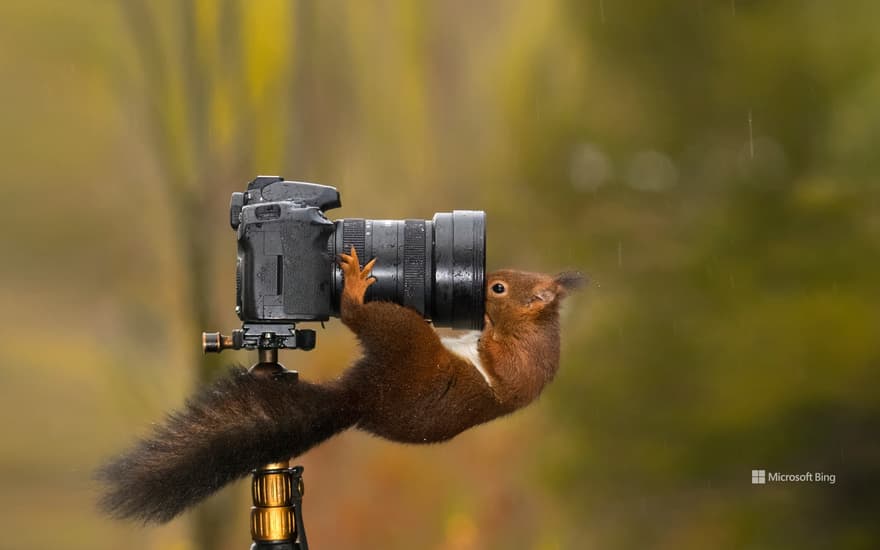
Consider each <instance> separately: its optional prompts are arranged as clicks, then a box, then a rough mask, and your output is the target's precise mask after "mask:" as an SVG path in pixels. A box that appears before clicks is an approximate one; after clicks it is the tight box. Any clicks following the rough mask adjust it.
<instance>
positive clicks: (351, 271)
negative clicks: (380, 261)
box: [339, 246, 376, 304]
mask: <svg viewBox="0 0 880 550" xmlns="http://www.w3.org/2000/svg"><path fill="white" fill-rule="evenodd" d="M375 263H376V258H373V259H372V260H370V261H369V262H367V265H365V266H364V268H363V269H361V268H360V262H359V261H358V255H357V250H355V249H354V247H353V246H352V247H351V255H349V254H340V255H339V266H340V267H341V268H342V275H343V277H344V279H345V286H344V287H343V290H342V295H343V297H344V298H348V299H349V300H353V301H354V302H355V303H356V304H363V303H364V294H365V293H366V292H367V287H369V286H370V285H371V284H373V283H375V282H376V278H375V277H371V276H370V271H371V270H372V269H373V265H375Z"/></svg>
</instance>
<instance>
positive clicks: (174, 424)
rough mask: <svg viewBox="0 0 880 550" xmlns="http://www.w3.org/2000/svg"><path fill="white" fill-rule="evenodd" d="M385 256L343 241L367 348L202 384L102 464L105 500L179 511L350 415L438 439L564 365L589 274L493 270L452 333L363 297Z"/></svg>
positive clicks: (363, 423) (513, 400)
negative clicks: (338, 367)
mask: <svg viewBox="0 0 880 550" xmlns="http://www.w3.org/2000/svg"><path fill="white" fill-rule="evenodd" d="M375 261H376V260H375V259H373V260H372V261H370V262H369V263H367V264H366V265H365V266H364V267H363V269H362V268H361V267H360V264H359V261H358V257H357V252H356V251H355V250H354V248H352V250H351V254H350V255H349V254H340V257H339V262H340V266H341V268H342V272H343V276H344V287H343V293H342V297H341V304H340V310H341V311H340V314H341V318H342V322H343V323H344V324H345V325H346V326H347V327H348V328H349V329H351V331H352V332H354V334H355V335H356V336H357V338H358V340H359V342H360V344H361V347H362V348H363V356H362V357H361V358H360V359H359V360H358V361H357V362H355V363H354V364H353V365H352V366H351V367H350V368H349V369H348V370H346V371H345V372H344V373H343V374H342V375H341V376H340V377H339V378H337V379H335V380H332V381H329V382H325V383H321V384H316V383H313V382H308V381H304V380H297V379H296V377H295V376H283V375H282V376H276V377H274V378H266V377H259V376H254V375H253V374H250V373H248V372H247V371H246V370H244V369H241V368H238V369H233V372H232V375H231V376H229V377H227V378H224V379H221V380H219V381H217V382H215V383H214V384H212V385H209V386H207V387H205V388H202V389H201V390H200V391H198V392H197V393H196V394H195V395H194V396H193V397H192V398H190V399H189V400H188V401H187V403H186V406H185V407H184V409H183V410H181V411H177V412H174V413H171V414H170V415H168V417H167V418H166V421H165V422H164V423H163V424H161V425H159V426H157V427H156V428H155V429H154V431H153V433H152V434H151V435H150V436H149V437H148V438H146V439H142V440H141V441H139V442H138V443H137V444H136V445H135V446H134V448H132V449H131V450H130V451H128V452H127V453H126V454H124V455H122V456H120V457H118V458H117V459H115V460H114V461H112V462H110V463H109V464H107V465H106V466H104V467H103V468H102V469H101V470H99V471H98V478H99V479H101V480H102V481H104V482H105V483H106V484H107V492H106V493H105V494H104V496H103V498H102V500H101V506H102V508H103V509H104V510H105V511H107V512H108V513H110V514H111V515H113V516H116V517H119V518H134V519H140V520H142V521H144V522H151V521H155V522H162V523H164V522H166V521H168V520H170V519H172V518H173V517H175V516H176V515H178V514H179V513H181V512H182V511H183V510H185V509H187V508H189V507H190V506H193V505H194V504H196V503H197V502H199V501H200V500H202V499H204V498H205V497H207V496H209V495H210V494H212V493H213V492H215V491H217V490H218V489H220V488H221V487H223V486H224V485H226V484H227V483H229V482H231V481H233V480H235V479H238V478H241V477H244V476H246V475H247V474H249V473H250V472H251V470H253V469H254V468H257V467H259V466H261V465H263V464H268V463H273V462H279V461H282V460H287V459H289V458H292V457H295V456H298V455H300V454H302V453H304V452H305V451H307V450H308V449H310V448H311V447H313V446H315V445H317V444H319V443H321V442H323V441H325V440H326V439H328V438H330V437H332V436H333V435H335V434H337V433H339V432H342V431H344V430H346V429H348V428H351V427H356V428H357V429H359V430H363V431H366V432H369V433H372V434H375V435H377V436H380V437H383V438H385V439H389V440H392V441H399V442H404V443H437V442H441V441H445V440H448V439H450V438H452V437H454V436H456V435H458V434H459V433H461V432H463V431H464V430H467V429H468V428H471V427H473V426H476V425H478V424H482V423H484V422H488V421H489V420H492V419H494V418H497V417H499V416H503V415H506V414H509V413H511V412H513V411H515V410H517V409H519V408H521V407H523V406H525V405H527V404H529V403H530V402H532V401H533V400H534V399H535V398H536V397H538V395H539V394H540V393H541V390H542V389H543V388H544V386H545V385H546V384H547V383H548V382H549V381H550V380H551V379H552V378H553V376H554V375H555V374H556V371H557V369H558V367H559V304H560V300H561V299H562V298H563V297H564V296H565V295H566V294H567V293H568V292H570V291H571V290H574V289H576V288H578V287H579V286H580V285H581V283H582V281H583V277H582V276H581V275H580V274H579V273H561V274H559V275H557V276H555V277H554V276H550V275H543V274H538V273H527V272H523V271H514V270H501V271H496V272H494V273H491V274H490V275H489V277H488V278H487V279H486V290H487V291H486V304H485V310H486V313H485V323H484V328H483V331H482V332H481V333H480V332H473V333H468V334H466V335H465V336H463V337H461V338H441V337H440V336H439V335H438V334H437V332H435V331H434V329H433V327H431V325H429V324H428V323H426V322H425V320H424V319H423V318H422V316H421V315H420V314H419V313H418V312H416V311H415V310H412V309H409V308H406V307H403V306H401V305H398V304H395V303H392V302H380V301H374V302H366V303H365V302H364V293H365V292H366V290H367V287H369V286H370V285H371V284H373V283H374V282H375V280H376V279H375V278H374V277H372V276H371V269H372V267H373V265H374V264H375Z"/></svg>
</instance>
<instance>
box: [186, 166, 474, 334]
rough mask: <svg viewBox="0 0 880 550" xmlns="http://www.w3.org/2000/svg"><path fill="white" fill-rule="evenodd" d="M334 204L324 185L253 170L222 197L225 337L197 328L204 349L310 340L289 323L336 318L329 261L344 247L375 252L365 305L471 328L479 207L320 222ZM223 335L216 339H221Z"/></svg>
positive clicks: (336, 280)
mask: <svg viewBox="0 0 880 550" xmlns="http://www.w3.org/2000/svg"><path fill="white" fill-rule="evenodd" d="M341 205H342V203H341V201H340V197H339V192H338V191H337V190H336V189H335V188H333V187H330V186H326V185H318V184H314V183H307V182H297V181H286V180H284V178H281V177H278V176H259V177H257V178H256V179H254V180H253V181H252V182H250V183H249V184H248V187H247V190H246V191H244V192H236V193H233V194H232V199H231V202H230V224H231V225H232V228H233V229H234V230H235V231H236V234H237V240H238V260H237V265H236V313H238V316H239V318H240V319H241V320H242V322H243V326H242V329H241V330H238V331H235V332H234V333H233V336H232V338H227V337H222V336H221V335H220V334H219V333H211V334H206V336H205V340H204V342H203V344H204V347H205V350H206V351H220V350H221V349H224V348H235V349H238V348H241V347H246V348H272V347H275V348H277V347H290V348H292V347H297V348H303V349H310V348H311V347H313V346H314V332H313V331H302V330H295V323H298V322H303V321H326V320H328V319H329V318H330V317H331V316H338V315H339V298H340V295H341V293H342V288H343V284H344V281H343V279H342V271H341V270H340V269H339V267H338V266H337V265H336V261H335V260H336V257H337V255H338V254H339V253H340V252H348V251H349V250H350V249H351V247H354V248H355V249H356V250H357V252H358V256H359V257H360V258H363V259H364V261H366V260H368V259H371V258H377V262H376V266H375V268H374V269H373V275H374V276H375V277H376V279H377V282H376V283H375V284H373V285H372V286H371V287H370V288H369V289H368V291H367V295H366V297H365V300H366V301H371V300H389V301H393V302H396V303H399V304H401V305H405V306H408V307H411V308H413V309H415V310H416V311H418V312H419V313H420V314H422V315H423V316H424V317H425V318H426V319H430V320H431V321H432V322H433V323H434V324H435V325H437V326H446V327H452V328H462V329H481V328H482V326H483V313H484V299H485V288H484V287H485V281H484V277H485V258H486V255H485V243H486V222H485V213H484V212H482V211H470V210H455V211H453V212H445V213H437V214H435V215H434V217H433V219H431V220H421V219H407V220H371V219H363V218H348V219H340V220H336V221H333V220H330V219H328V218H327V216H326V212H327V211H328V210H331V209H333V208H338V207H340V206H341ZM224 339H225V340H224Z"/></svg>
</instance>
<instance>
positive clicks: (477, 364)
mask: <svg viewBox="0 0 880 550" xmlns="http://www.w3.org/2000/svg"><path fill="white" fill-rule="evenodd" d="M481 334H482V333H481V332H480V331H478V330H472V331H469V332H466V333H464V334H463V335H461V336H446V337H443V338H440V343H442V344H443V347H445V348H446V349H448V350H449V351H450V352H452V353H454V354H455V355H457V356H459V357H461V358H462V359H464V360H465V361H467V362H468V363H470V364H471V365H473V366H474V368H475V369H477V370H478V371H479V372H480V374H481V375H482V376H483V379H484V380H485V381H486V384H488V385H489V386H491V385H492V379H491V378H490V377H489V373H488V371H486V368H485V367H484V366H483V362H482V361H480V352H479V351H478V349H477V346H478V345H479V343H480V335H481Z"/></svg>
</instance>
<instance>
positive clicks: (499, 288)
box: [492, 283, 506, 294]
mask: <svg viewBox="0 0 880 550" xmlns="http://www.w3.org/2000/svg"><path fill="white" fill-rule="evenodd" d="M505 290H506V289H505V288H504V285H503V284H501V283H495V284H494V285H492V292H494V293H495V294H504V291H505Z"/></svg>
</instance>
